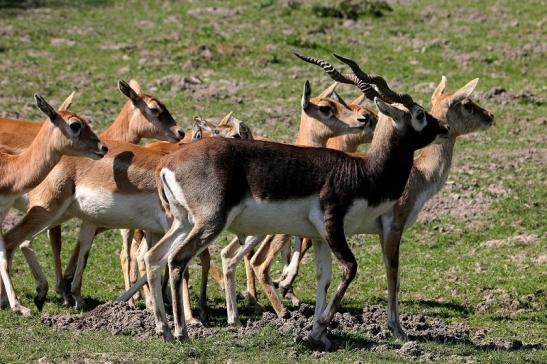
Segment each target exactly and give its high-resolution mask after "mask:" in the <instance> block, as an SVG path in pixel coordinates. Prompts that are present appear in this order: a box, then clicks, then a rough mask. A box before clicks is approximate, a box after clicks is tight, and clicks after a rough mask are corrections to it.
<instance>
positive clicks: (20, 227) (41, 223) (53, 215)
mask: <svg viewBox="0 0 547 364" xmlns="http://www.w3.org/2000/svg"><path fill="white" fill-rule="evenodd" d="M48 202H50V203H51V205H50V206H48V207H44V206H33V207H31V208H30V209H29V210H28V211H27V213H26V214H25V216H24V217H23V219H22V220H21V221H19V222H18V223H17V224H16V225H15V226H14V227H13V228H12V229H10V230H9V231H8V232H7V233H6V234H5V235H3V239H2V241H1V244H0V245H1V246H0V274H1V276H2V279H3V284H4V287H5V291H6V295H7V298H8V301H9V303H10V307H11V308H12V310H14V311H16V312H19V313H21V314H23V315H30V310H29V309H28V308H25V307H23V306H21V304H20V302H19V301H18V300H17V297H16V295H15V291H14V290H13V284H12V282H11V278H10V276H9V271H8V270H9V267H10V266H11V258H12V256H13V253H14V251H15V249H16V248H17V247H18V246H19V245H20V244H21V243H23V242H24V241H25V240H30V239H32V238H33V237H34V236H35V235H36V234H38V233H39V232H40V231H42V230H43V229H45V228H46V227H47V226H49V225H51V224H52V223H53V222H54V221H55V220H57V219H59V218H60V217H61V215H62V214H63V212H64V206H63V204H62V203H61V202H60V201H58V200H54V201H48ZM4 214H5V212H4ZM4 216H5V215H3V214H2V215H1V219H0V221H1V220H3V218H4ZM34 263H35V264H38V261H37V260H36V261H35V262H34ZM37 285H39V282H37Z"/></svg>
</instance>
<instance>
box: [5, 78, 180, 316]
mask: <svg viewBox="0 0 547 364" xmlns="http://www.w3.org/2000/svg"><path fill="white" fill-rule="evenodd" d="M118 88H119V89H120V91H121V92H122V93H123V94H124V95H125V96H126V97H127V98H128V99H129V100H128V101H127V102H126V103H125V105H124V106H123V108H122V111H121V112H120V113H119V114H118V116H117V117H116V119H115V120H114V122H113V123H112V125H111V126H110V127H109V128H108V129H107V130H105V131H104V132H103V133H101V134H100V136H101V138H102V139H103V140H116V139H120V140H121V141H125V142H128V143H138V142H139V141H140V140H141V139H142V138H144V137H148V138H157V139H160V140H168V141H170V142H176V141H178V140H180V139H181V138H183V137H184V132H183V131H182V130H181V129H180V128H179V127H178V126H177V124H176V122H175V120H174V119H173V117H172V116H171V114H170V112H169V110H168V109H167V108H166V107H165V105H164V104H163V103H162V102H161V101H159V100H158V99H157V98H155V97H153V96H150V95H146V94H143V93H142V92H141V90H140V86H139V84H138V83H137V82H136V81H135V80H131V82H130V83H129V84H127V83H126V82H125V81H121V80H120V81H119V82H118ZM72 98H73V94H72V95H71V96H70V97H69V98H67V100H65V102H64V103H63V105H62V107H63V108H67V107H68V106H70V104H71V103H72ZM12 124H13V125H14V126H16V125H17V124H16V123H15V122H13V123H12ZM12 143H13V142H12ZM10 145H11V144H10ZM49 236H50V242H51V246H52V250H53V257H54V262H55V273H56V281H57V283H56V290H57V291H58V292H59V293H61V294H63V296H64V298H65V301H66V302H67V303H68V302H70V301H71V296H70V293H69V292H67V290H66V286H67V284H66V280H64V279H63V273H62V267H61V244H62V241H61V230H60V227H58V226H56V227H53V228H51V229H50V231H49ZM21 248H22V250H23V253H24V255H25V258H27V261H28V262H29V265H30V267H31V269H32V271H33V275H34V276H35V279H36V280H37V293H38V294H37V297H36V300H35V303H36V305H37V307H38V308H39V309H41V307H42V306H43V303H44V300H45V297H46V294H47V290H48V284H47V279H46V277H45V275H44V274H43V272H42V270H41V267H40V265H39V263H38V261H37V259H36V256H35V253H34V251H33V250H32V246H31V245H30V242H26V243H24V244H23V245H22V246H21ZM69 266H70V265H69Z"/></svg>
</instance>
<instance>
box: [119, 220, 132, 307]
mask: <svg viewBox="0 0 547 364" xmlns="http://www.w3.org/2000/svg"><path fill="white" fill-rule="evenodd" d="M120 235H121V236H122V250H121V252H120V265H121V267H122V274H123V282H124V285H125V289H126V290H128V289H129V287H131V277H130V275H131V258H130V256H131V243H132V242H133V230H132V229H120ZM128 303H129V304H131V305H132V304H133V299H132V298H131V299H130V300H129V301H128Z"/></svg>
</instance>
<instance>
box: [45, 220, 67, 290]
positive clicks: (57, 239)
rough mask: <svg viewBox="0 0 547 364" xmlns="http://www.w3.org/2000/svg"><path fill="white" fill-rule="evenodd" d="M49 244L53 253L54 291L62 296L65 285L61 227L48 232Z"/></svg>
mask: <svg viewBox="0 0 547 364" xmlns="http://www.w3.org/2000/svg"><path fill="white" fill-rule="evenodd" d="M48 237H49V244H50V245H51V252H52V253H53V264H54V267H55V291H56V292H57V293H58V294H59V295H60V296H64V293H65V292H66V285H65V282H64V280H63V266H62V261H61V248H62V244H63V241H62V237H61V226H60V225H59V226H54V227H52V228H50V229H49V230H48Z"/></svg>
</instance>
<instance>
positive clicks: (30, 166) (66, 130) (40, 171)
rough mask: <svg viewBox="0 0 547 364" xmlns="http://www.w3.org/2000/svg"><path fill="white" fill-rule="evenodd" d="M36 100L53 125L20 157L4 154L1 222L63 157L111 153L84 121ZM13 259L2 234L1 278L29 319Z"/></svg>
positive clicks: (46, 125)
mask: <svg viewBox="0 0 547 364" xmlns="http://www.w3.org/2000/svg"><path fill="white" fill-rule="evenodd" d="M34 97H35V99H36V104H37V105H38V108H39V109H40V110H41V111H42V112H43V113H44V114H45V115H46V116H47V117H48V119H49V121H46V122H44V123H42V124H41V125H40V129H39V131H38V133H37V134H36V136H35V138H34V139H33V141H32V143H31V144H30V145H29V146H28V147H27V148H26V149H24V150H23V151H22V152H21V153H20V154H17V155H11V154H5V153H0V164H2V168H1V170H2V174H1V176H0V201H1V213H0V216H1V220H3V219H4V218H5V216H6V214H7V212H8V210H9V209H10V208H11V207H12V206H13V204H14V202H15V200H16V199H17V198H19V197H21V196H22V195H23V194H25V193H27V192H28V191H29V190H31V189H32V188H34V187H35V186H37V185H38V184H39V183H40V182H41V181H42V180H43V179H44V178H46V176H47V175H48V174H49V173H50V171H51V170H52V169H54V167H55V166H56V165H57V164H58V162H59V161H60V160H61V157H62V156H63V155H71V156H75V157H73V158H74V159H79V158H76V156H79V157H86V158H90V159H94V160H98V159H101V158H102V157H104V155H105V154H106V153H107V151H108V147H107V146H106V145H105V144H103V143H102V142H101V141H100V140H99V138H98V137H97V135H95V133H94V132H93V131H92V130H91V128H90V127H89V125H88V123H87V122H86V121H85V120H84V119H82V118H81V117H79V116H78V115H76V114H74V113H72V112H69V111H64V110H62V111H55V110H54V109H53V108H52V107H51V106H50V105H49V104H48V103H47V101H46V100H45V99H44V98H43V97H42V96H39V95H35V96H34ZM88 161H90V160H89V159H88ZM8 234H9V232H8ZM10 255H11V254H10V251H9V249H8V247H7V245H5V240H4V237H3V236H2V234H0V275H1V278H2V283H3V285H4V287H5V292H6V294H7V297H8V301H9V304H10V307H11V309H12V310H13V311H15V312H17V313H20V314H22V315H25V316H28V315H30V310H29V309H28V308H26V307H24V306H22V305H21V304H20V303H19V301H18V300H17V297H16V296H15V291H14V290H13V285H12V282H11V279H10V276H9V272H8V267H9V260H10Z"/></svg>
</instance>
